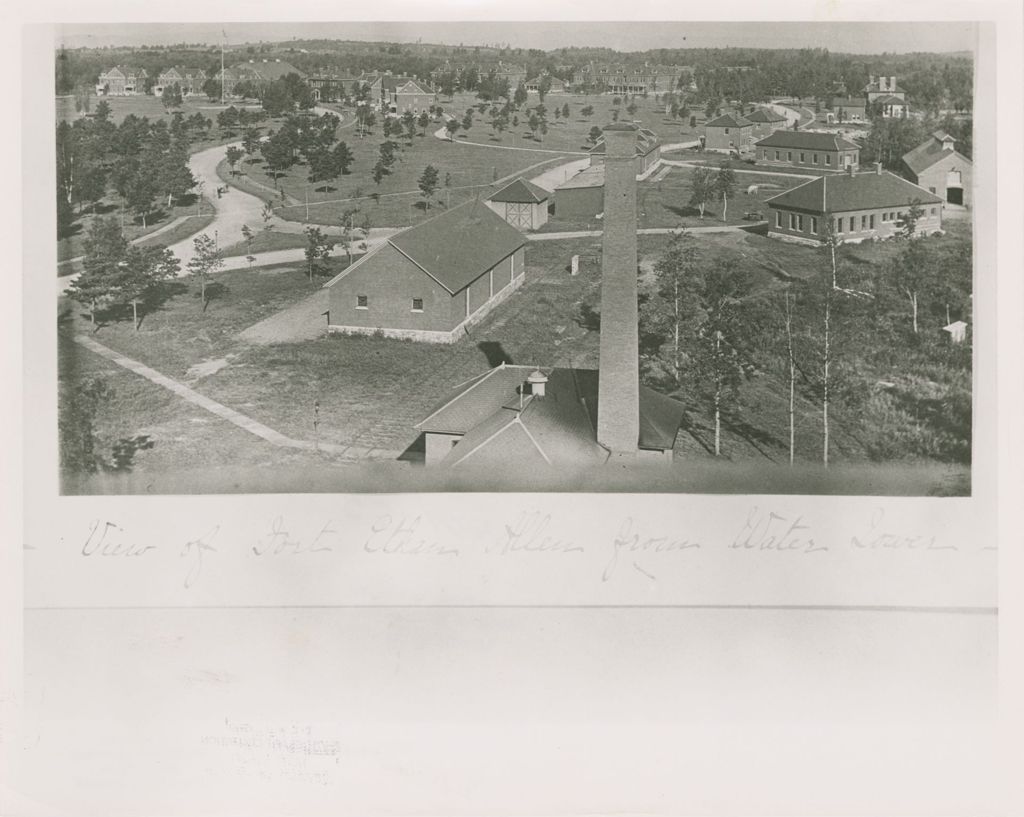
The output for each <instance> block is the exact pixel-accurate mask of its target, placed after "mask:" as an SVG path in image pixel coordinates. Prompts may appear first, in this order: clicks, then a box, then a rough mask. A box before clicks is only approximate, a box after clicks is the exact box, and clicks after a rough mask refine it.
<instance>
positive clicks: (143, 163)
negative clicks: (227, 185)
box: [56, 100, 212, 237]
mask: <svg viewBox="0 0 1024 817" xmlns="http://www.w3.org/2000/svg"><path fill="white" fill-rule="evenodd" d="M211 126H212V123H211V122H210V120H209V119H208V118H207V117H205V116H203V115H202V114H199V113H196V114H193V115H192V116H190V117H185V116H184V115H183V114H182V113H181V112H180V111H179V112H176V113H175V114H174V115H173V116H172V117H171V119H170V120H169V121H168V120H166V119H157V120H154V121H151V120H150V119H148V118H147V117H138V116H135V115H134V114H129V115H128V116H126V117H125V118H124V119H123V120H122V121H121V123H120V124H119V125H115V124H114V123H113V122H112V121H111V117H110V106H109V105H108V104H107V102H106V101H105V100H101V101H100V103H99V104H98V105H97V106H96V112H95V115H93V116H91V117H81V118H79V119H76V120H75V121H74V122H73V123H68V122H61V123H60V124H58V125H57V131H56V149H57V234H58V237H61V236H63V235H66V234H67V233H68V231H69V230H70V228H71V226H72V223H73V221H74V219H75V217H76V215H77V214H78V213H80V212H82V211H83V210H84V209H86V208H95V207H96V206H97V205H98V204H99V203H100V202H101V201H102V200H103V199H104V198H106V197H107V196H108V195H109V194H111V193H116V194H117V196H118V197H119V199H120V202H121V204H122V206H123V207H124V208H127V209H128V210H130V211H132V212H133V213H134V214H135V215H136V216H137V217H138V218H139V219H140V220H141V222H142V224H143V226H145V224H146V222H147V219H148V218H149V217H150V216H151V215H152V214H153V213H154V212H155V211H156V210H157V209H158V207H159V206H160V204H161V203H163V202H166V206H168V207H169V206H170V205H171V204H172V203H173V202H174V200H175V199H181V198H182V197H184V196H186V195H187V194H188V193H189V192H190V191H191V190H192V189H193V188H194V187H195V179H194V178H193V176H192V173H191V171H190V170H189V168H188V157H189V152H190V148H191V145H192V142H193V140H194V139H197V138H201V137H202V136H203V135H205V133H206V132H207V131H208V130H209V129H210V127H211Z"/></svg>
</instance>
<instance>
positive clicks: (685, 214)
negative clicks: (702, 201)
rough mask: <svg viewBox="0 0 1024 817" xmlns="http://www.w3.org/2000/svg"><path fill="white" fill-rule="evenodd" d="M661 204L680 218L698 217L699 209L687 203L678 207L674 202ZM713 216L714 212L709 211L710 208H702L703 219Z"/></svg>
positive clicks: (710, 218) (706, 219) (707, 219)
mask: <svg viewBox="0 0 1024 817" xmlns="http://www.w3.org/2000/svg"><path fill="white" fill-rule="evenodd" d="M662 206H663V207H664V208H665V209H666V210H668V211H669V212H670V213H672V214H673V215H676V216H679V217H680V218H700V210H698V209H697V208H696V207H690V206H689V205H687V206H686V207H679V206H677V205H674V204H663V205H662ZM714 217H715V214H714V213H713V212H711V210H708V209H707V208H705V209H704V220H705V221H710V220H712V219H713V218H714Z"/></svg>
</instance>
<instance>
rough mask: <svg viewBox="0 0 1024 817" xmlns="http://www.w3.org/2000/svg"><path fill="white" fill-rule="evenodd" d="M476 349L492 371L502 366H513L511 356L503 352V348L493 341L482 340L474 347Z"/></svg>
mask: <svg viewBox="0 0 1024 817" xmlns="http://www.w3.org/2000/svg"><path fill="white" fill-rule="evenodd" d="M476 347H477V348H478V349H479V350H480V351H481V352H483V353H484V357H486V358H487V365H488V366H490V367H491V368H492V369H496V368H497V367H498V366H501V365H502V364H506V365H509V366H511V365H512V364H513V362H514V361H513V360H512V356H511V355H509V353H508V352H506V351H505V349H504V347H502V345H501V344H500V343H499V342H498V341H495V340H482V341H480V343H478V344H477V345H476Z"/></svg>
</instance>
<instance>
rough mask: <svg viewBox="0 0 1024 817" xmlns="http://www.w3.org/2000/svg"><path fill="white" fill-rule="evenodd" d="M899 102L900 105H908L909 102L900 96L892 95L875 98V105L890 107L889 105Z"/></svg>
mask: <svg viewBox="0 0 1024 817" xmlns="http://www.w3.org/2000/svg"><path fill="white" fill-rule="evenodd" d="M893 102H898V103H899V104H900V105H906V104H907V101H906V100H905V99H904V98H903V97H900V96H893V95H892V94H886V95H885V96H877V97H875V99H874V101H873V104H875V105H888V104H889V103H893Z"/></svg>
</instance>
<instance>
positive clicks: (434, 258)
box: [324, 200, 526, 295]
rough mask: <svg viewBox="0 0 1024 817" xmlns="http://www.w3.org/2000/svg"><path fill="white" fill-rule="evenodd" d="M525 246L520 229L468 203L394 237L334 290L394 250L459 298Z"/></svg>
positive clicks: (335, 279) (478, 203)
mask: <svg viewBox="0 0 1024 817" xmlns="http://www.w3.org/2000/svg"><path fill="white" fill-rule="evenodd" d="M524 244H526V239H525V238H524V237H523V235H522V233H520V232H519V231H518V230H516V229H515V228H514V227H511V226H509V224H508V223H507V222H506V221H505V219H503V218H502V217H501V216H499V215H498V214H497V213H495V212H494V211H493V210H491V209H490V208H489V207H488V206H487V205H485V204H484V203H483V202H481V201H477V200H473V201H467V202H466V203H465V204H460V205H459V206H458V207H453V208H452V209H451V210H448V211H447V212H445V213H442V214H441V215H438V216H434V217H433V218H431V219H427V220H426V221H422V222H420V223H419V224H417V225H415V226H413V227H409V228H407V229H405V230H402V232H400V233H395V234H394V235H393V236H391V237H390V238H389V239H388V240H387V242H386V243H384V244H381V245H380V246H379V247H377V249H375V250H372V251H371V252H368V253H367V254H366V255H364V256H363V257H362V258H360V259H359V260H358V261H356V262H355V263H354V264H352V266H350V267H348V268H347V269H345V270H343V271H342V272H340V273H339V274H338V275H336V276H334V277H333V278H332V279H331V280H330V281H328V282H327V283H326V284H324V287H331V286H334V284H336V283H337V282H338V281H340V280H341V279H342V278H344V277H345V276H347V275H348V274H349V273H350V272H351V271H352V270H354V269H356V268H357V267H359V265H360V264H362V263H363V262H365V261H366V260H367V259H368V258H371V257H372V256H374V255H376V254H377V253H378V252H380V251H381V250H382V249H383V248H384V247H394V248H395V249H396V250H398V252H400V253H402V255H404V256H405V257H406V258H408V259H409V260H410V261H412V262H413V263H414V264H415V265H416V266H418V267H419V268H420V269H421V270H423V271H424V272H425V273H426V274H427V275H429V276H430V277H431V278H433V279H434V280H435V281H437V282H438V283H439V284H440V285H441V286H443V287H444V288H445V289H446V290H447V291H448V292H449V293H451V294H452V295H454V294H455V293H457V292H460V291H461V290H463V289H465V288H466V287H467V286H469V285H470V284H471V283H473V281H475V280H476V279H477V278H479V277H480V276H481V275H483V274H484V273H485V272H487V271H488V270H489V269H491V268H492V267H494V266H495V265H496V264H498V262H500V261H503V260H504V259H506V258H508V257H509V256H510V255H512V253H514V252H515V251H516V250H518V249H519V248H520V247H522V246H523V245H524Z"/></svg>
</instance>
